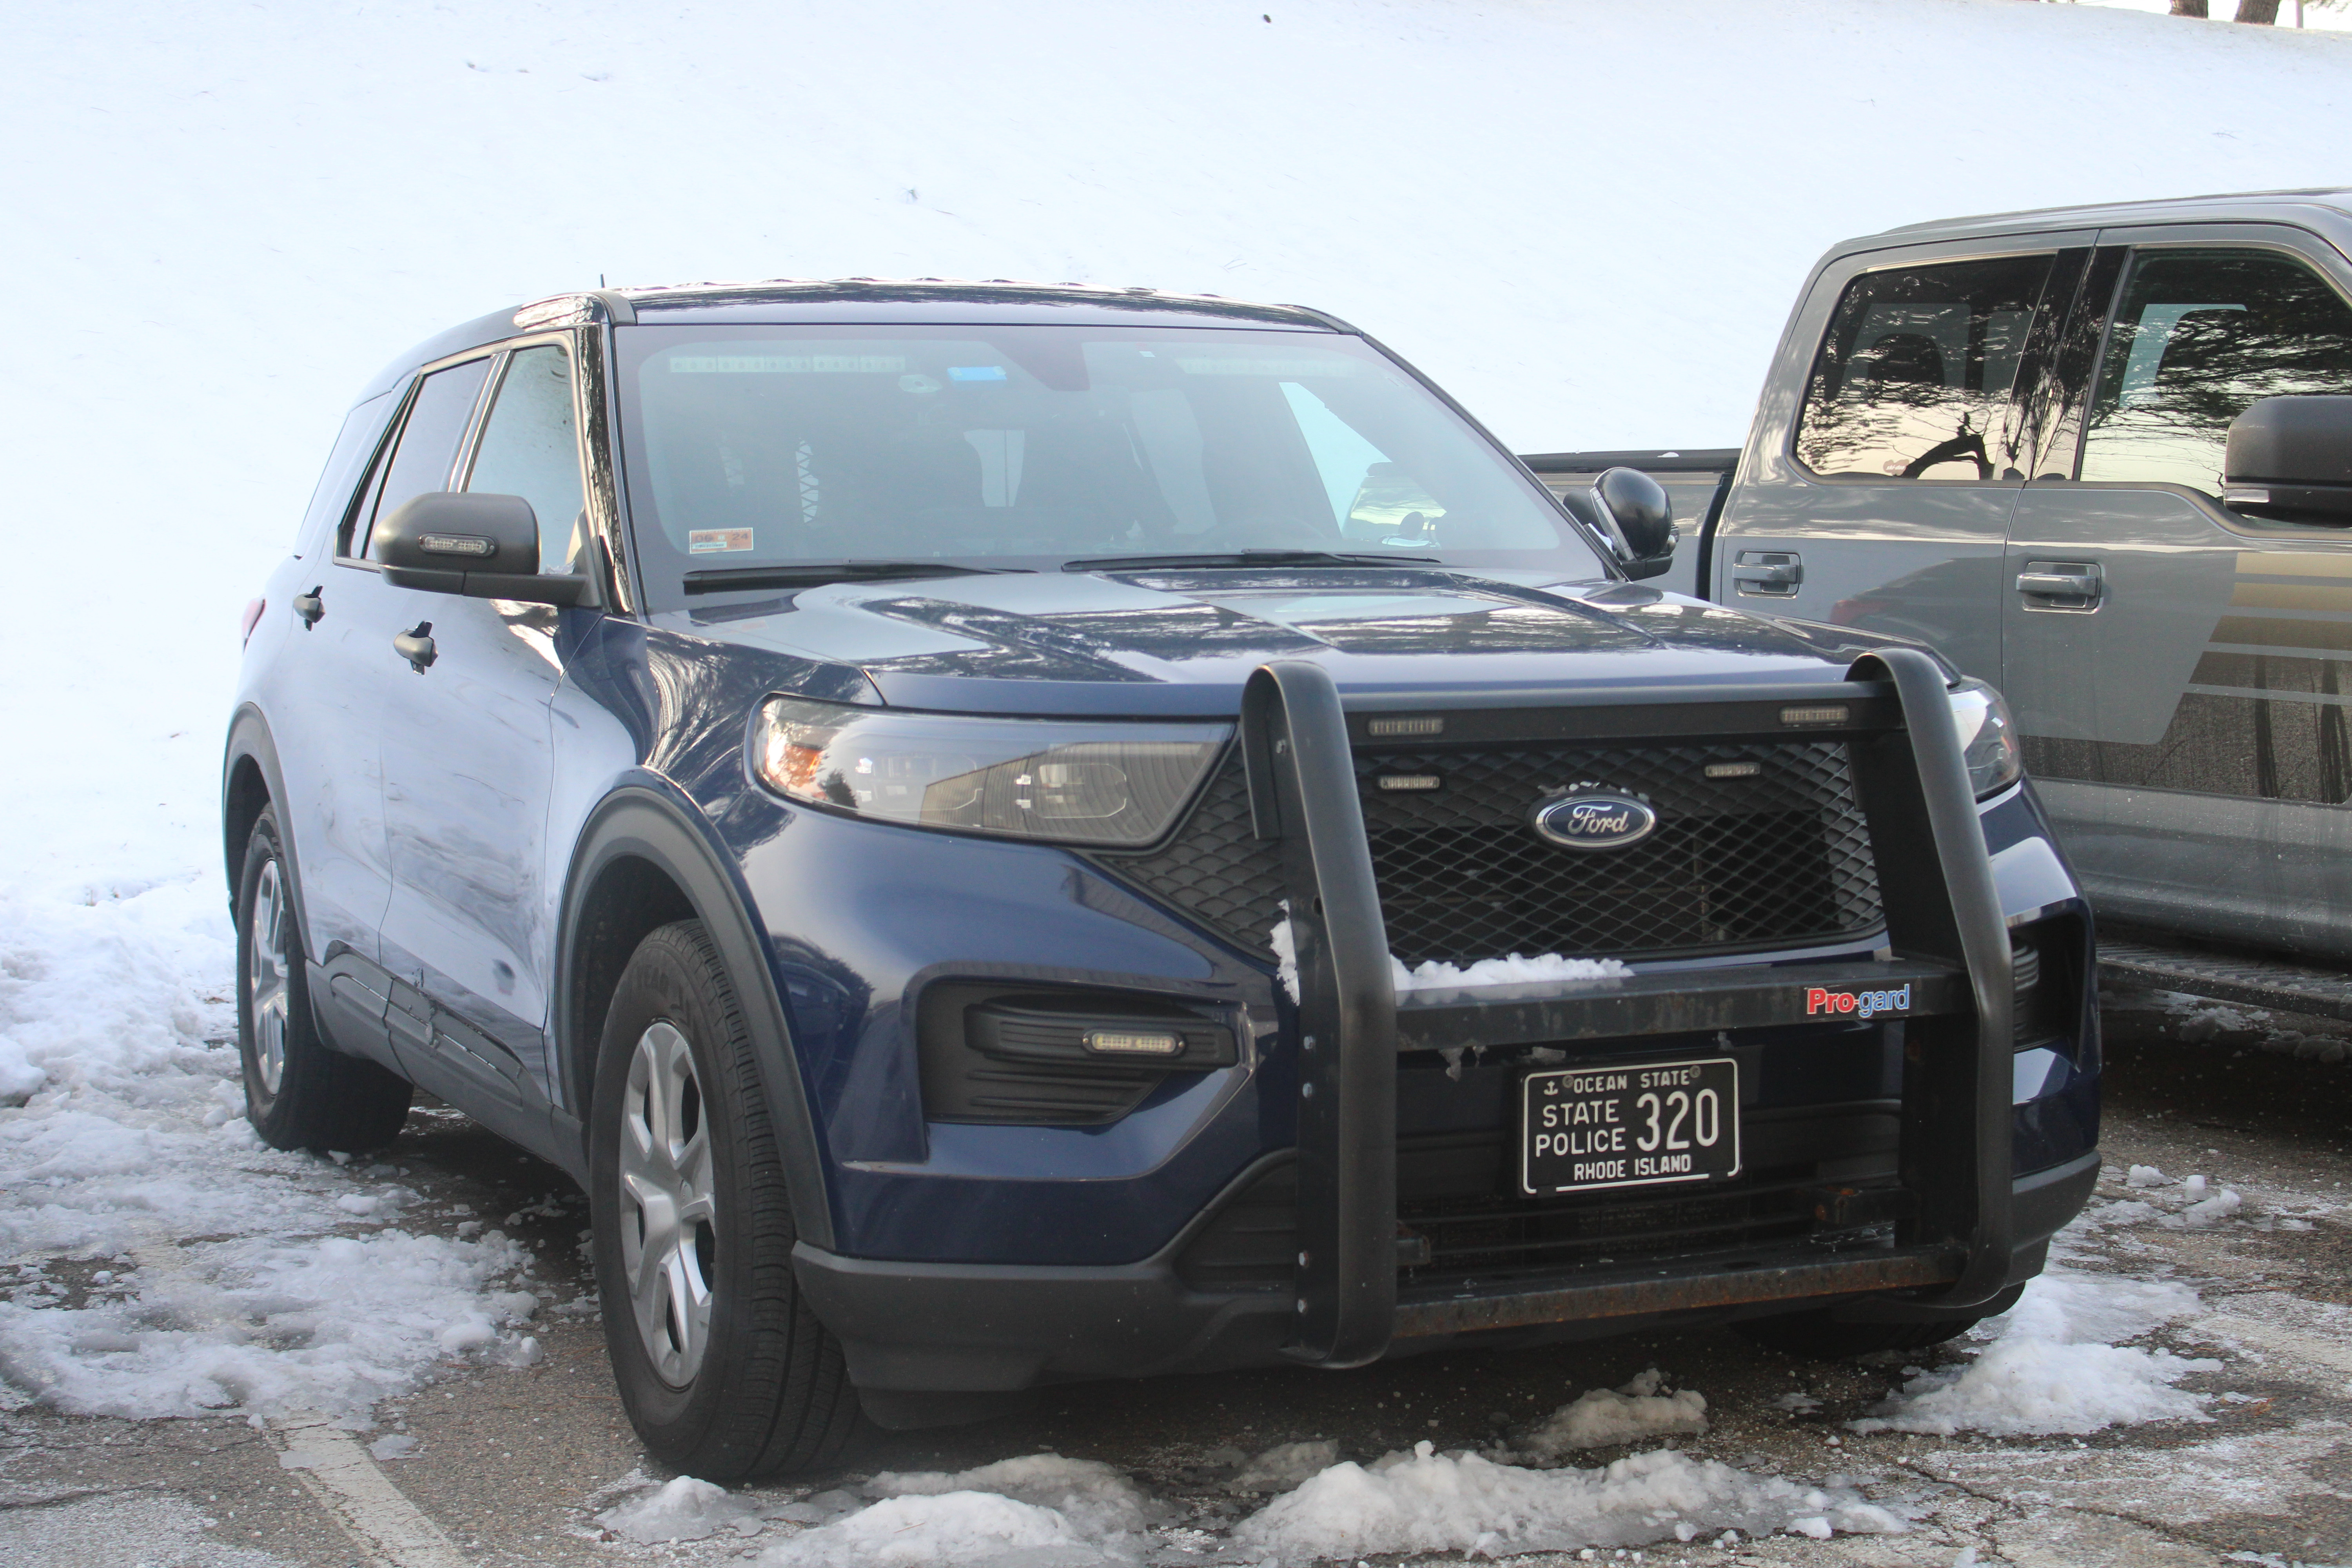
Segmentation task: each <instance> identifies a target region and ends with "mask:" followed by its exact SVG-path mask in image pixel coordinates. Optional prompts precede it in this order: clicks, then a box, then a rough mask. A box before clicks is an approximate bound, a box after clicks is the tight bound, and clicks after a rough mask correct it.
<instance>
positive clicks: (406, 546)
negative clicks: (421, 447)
mask: <svg viewBox="0 0 2352 1568" xmlns="http://www.w3.org/2000/svg"><path fill="white" fill-rule="evenodd" d="M372 547H373V549H374V551H375V553H376V558H377V559H378V560H379V561H381V562H382V563H383V580H384V581H385V582H387V583H389V584H392V585H393V586H394V587H395V588H421V589H423V590H424V591H425V592H426V593H429V594H462V595H465V596H466V597H467V598H471V599H518V600H521V601H523V602H524V603H527V604H534V605H576V604H578V603H579V602H580V600H581V598H582V597H583V595H584V594H585V593H586V590H587V586H588V579H587V578H585V577H557V576H545V577H543V576H541V575H540V574H539V519H538V518H537V517H536V516H534V515H533V514H532V512H531V510H530V502H529V501H527V500H523V499H522V497H520V496H496V495H473V494H463V493H458V492H454V491H449V490H433V491H428V492H427V493H425V494H424V495H421V496H416V497H415V498H413V499H411V500H407V501H404V502H403V503H402V504H401V506H400V507H399V508H398V509H397V510H394V512H393V513H392V515H391V516H389V517H387V518H385V519H384V520H383V521H382V522H379V523H377V524H376V525H375V533H374V536H373V541H372Z"/></svg>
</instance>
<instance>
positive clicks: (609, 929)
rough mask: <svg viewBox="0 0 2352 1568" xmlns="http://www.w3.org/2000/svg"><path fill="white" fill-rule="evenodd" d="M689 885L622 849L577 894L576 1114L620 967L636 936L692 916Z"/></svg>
mask: <svg viewBox="0 0 2352 1568" xmlns="http://www.w3.org/2000/svg"><path fill="white" fill-rule="evenodd" d="M694 915H695V909H694V904H693V902H692V900H689V899H688V898H687V896H686V893H685V890H684V889H681V888H679V887H678V885H677V883H676V882H674V881H672V880H671V879H669V876H668V874H667V873H666V872H665V871H663V870H662V869H661V868H660V867H658V866H656V865H655V864H654V863H653V862H652V861H650V860H646V859H641V858H637V857H635V856H630V855H625V856H621V857H619V858H615V859H614V860H613V861H611V862H610V863H608V864H606V865H605V866H604V867H603V868H600V869H599V870H598V871H597V873H596V879H595V880H594V881H593V882H592V883H591V884H589V887H588V890H587V892H586V893H585V894H584V895H583V897H582V899H581V900H580V909H579V923H578V925H577V926H576V927H575V928H574V929H573V934H572V965H571V980H570V984H568V985H567V986H566V988H565V989H566V991H567V993H568V994H567V996H566V1001H567V1002H568V1003H569V1005H568V1006H567V1007H566V1009H565V1017H566V1020H567V1023H568V1028H567V1030H566V1033H567V1035H568V1036H569V1037H568V1038H567V1039H566V1040H565V1041H564V1042H563V1049H564V1054H565V1056H566V1057H567V1058H569V1064H568V1065H569V1066H570V1068H571V1069H572V1081H571V1089H572V1097H573V1100H574V1103H575V1105H576V1106H577V1112H576V1113H577V1114H578V1115H579V1117H580V1118H581V1120H582V1121H585V1120H587V1116H588V1100H589V1097H590V1096H591V1095H592V1094H593V1092H594V1089H595V1085H596V1047H597V1046H598V1044H599V1042H601V1041H602V1040H603V1038H604V1012H605V1009H606V1008H608V1007H610V1006H611V1005H613V992H614V989H615V988H616V987H617V986H618V985H619V984H620V983H621V971H622V970H624V969H625V968H627V967H628V963H629V957H630V955H631V954H632V953H634V952H636V951H637V944H638V943H639V942H643V941H645V939H646V936H647V935H648V934H649V933H651V932H653V931H656V930H658V929H659V928H661V927H663V926H666V925H668V924H670V923H671V922H672V921H687V920H692V919H693V918H694Z"/></svg>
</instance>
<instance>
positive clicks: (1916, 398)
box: [1797, 256, 2054, 479]
mask: <svg viewBox="0 0 2352 1568" xmlns="http://www.w3.org/2000/svg"><path fill="white" fill-rule="evenodd" d="M2053 259H2054V258H2052V257H2049V256H2009V257H2001V258H1995V259H1990V260H1984V261H1958V262H1951V263H1948V264H1946V265H1941V266H1935V267H1899V268H1889V269H1887V270H1886V271H1884V272H1866V273H1864V274H1863V275H1862V276H1861V277H1859V278H1857V279H1854V280H1853V282H1851V283H1849V284H1847V285H1846V288H1845V292H1844V294H1843V295H1842V296H1841V297H1840V298H1839V300H1838V306H1837V310H1836V312H1835V314H1834V315H1832V317H1831V319H1830V328H1829V332H1828V335H1827V336H1825V337H1824V338H1823V339H1822V346H1821V352H1820V353H1819V354H1818V355H1816V356H1815V358H1814V361H1813V372H1812V375H1811V378H1810V379H1809V380H1808V381H1807V383H1806V386H1805V406H1804V412H1803V415H1802V416H1801V419H1800V420H1799V423H1798V426H1797V457H1798V459H1799V460H1800V461H1801V462H1802V463H1803V464H1804V465H1805V467H1807V468H1811V470H1812V471H1813V472H1815V473H1817V474H1866V475H1868V476H1870V477H1871V478H1873V479H1995V478H2000V477H2002V476H2005V475H2009V474H2011V470H2013V469H2016V468H2021V467H2022V466H2023V465H2022V463H2021V459H2020V454H2021V450H2022V439H2021V437H2022V432H2021V430H2020V428H2019V426H2020V423H2021V422H2020V421H2019V420H2018V419H2016V418H2015V417H2014V415H2013V398H2012V394H2013V393H2014V392H2015V391H2016V387H2017V375H2018V367H2019V365H2020V363H2021V362H2022V361H2023V359H2024V357H2025V342H2026V335H2027V333H2028V332H2029V331H2032V326H2033V317H2034V312H2035V311H2036V310H2038V309H2041V308H2042V286H2043V285H2044V284H2045V283H2046V282H2047V281H2048V280H2049V278H2050V269H2051V264H2052V262H2053Z"/></svg>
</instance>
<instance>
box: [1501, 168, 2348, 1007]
mask: <svg viewBox="0 0 2352 1568" xmlns="http://www.w3.org/2000/svg"><path fill="white" fill-rule="evenodd" d="M1528 464H1529V466H1530V467H1531V468H1535V469H1536V470H1537V471H1538V473H1539V474H1541V475H1542V476H1543V478H1544V479H1545V480H1546V481H1547V482H1548V483H1549V484H1550V485H1551V486H1552V488H1553V489H1555V490H1556V491H1558V492H1559V493H1561V494H1562V496H1563V499H1567V500H1576V499H1577V497H1576V492H1577V491H1578V490H1580V489H1583V488H1585V487H1587V486H1589V485H1590V484H1591V482H1592V481H1593V480H1594V479H1595V477H1596V476H1597V475H1598V474H1599V473H1601V471H1603V470H1605V469H1606V468H1611V467H1612V466H1626V467H1633V468H1642V469H1644V470H1647V471H1648V472H1650V473H1651V474H1652V475H1653V476H1654V478H1656V479H1658V480H1659V481H1660V482H1661V483H1662V484H1663V485H1664V487H1665V488H1666V489H1667V491H1668V493H1669V495H1670V496H1672V498H1673V500H1674V504H1675V515H1676V518H1677V520H1678V521H1677V532H1678V534H1679V544H1680V547H1679V548H1678V549H1677V550H1676V551H1675V553H1674V556H1673V559H1672V562H1671V563H1670V564H1663V563H1661V564H1659V566H1658V568H1657V570H1658V585H1660V586H1664V587H1669V588H1673V589H1675V590H1678V591H1680V592H1684V593H1688V594H1694V595H1697V596H1700V597H1702V598H1712V599H1716V600H1718V601H1720V602H1722V603H1725V604H1727V605H1738V606H1740V607H1741V608H1745V609H1751V610H1753V609H1764V610H1769V611H1771V612H1773V613H1777V614H1780V615H1784V616H1790V617H1792V618H1797V619H1802V620H1809V621H1820V622H1828V623H1832V624H1835V625H1839V626H1851V627H1854V628H1858V629H1866V630H1870V631H1876V632H1891V633H1895V634H1899V635H1902V636H1905V637H1916V638H1918V639H1920V640H1921V641H1924V642H1927V643H1928V644H1930V645H1932V646H1934V647H1937V649H1939V650H1941V651H1942V652H1943V653H1944V655H1945V656H1946V657H1948V658H1949V659H1950V660H1951V661H1952V662H1953V663H1955V664H1956V665H1958V667H1959V668H1961V669H1962V670H1963V671H1965V672H1967V673H1968V674H1970V675H1973V676H1978V677H1980V678H1982V679H1986V680H1989V681H1991V682H1993V683H1994V684H1996V685H1997V686H1999V687H2000V688H2001V689H2002V690H2004V691H2005V692H2006V693H2007V694H2008V697H2009V700H2010V703H2011V707H2012V708H2013V710H2015V714H2016V720H2017V722H2018V725H2019V727H2020V729H2021V733H2022V737H2023V740H2024V746H2025V755H2026V760H2027V765H2028V767H2029V769H2030V770H2031V772H2032V773H2033V774H2034V776H2035V777H2036V779H2037V781H2038V782H2039V785H2040V789H2041V792H2042V798H2043V800H2044V802H2045V803H2046V804H2047V806H2048V808H2049V812H2050V815H2051V816H2052V818H2053V820H2054V822H2055V823H2056V825H2057V826H2058V828H2059V830H2060V833H2061V836H2062V837H2063V841H2064V842H2065V844H2066V846H2067V847H2068V850H2069V851H2070V853H2071V855H2072V857H2073V858H2074V862H2075V864H2076V867H2077V868H2078V870H2079V872H2080V874H2081V876H2082V879H2083V882H2084V885H2085V887H2086V888H2087V889H2088V891H2089V892H2090V894H2091V897H2092V899H2093V900H2094V902H2095V906H2096V907H2097V909H2098V910H2099V911H2100V912H2101V914H2102V916H2103V917H2104V920H2103V933H2104V934H2107V935H2109V936H2111V937H2112V938H2115V939H2117V940H2113V941H2110V942H2108V943H2107V944H2106V947H2105V958H2106V962H2107V963H2108V964H2109V966H2110V967H2111V968H2120V969H2122V970H2124V971H2125V972H2126V974H2127V976H2128V977H2130V978H2135V979H2137V980H2140V981H2143V982H2152V983H2157V984H2168V985H2171V986H2173V987H2175V988H2177V989H2181V990H2187V991H2193V992H2197V993H2200V994H2206V995H2221V996H2225V997H2231V998H2234V999H2238V1000H2243V1001H2251V1002H2255V1003H2259V1004H2263V1005H2276V1006H2294V1007H2298V1008H2300V1009H2301V1010H2303V1011H2305V1012H2326V1013H2332V1014H2334V1015H2335V1016H2344V1017H2352V982H2347V977H2346V976H2345V974H2344V973H2342V972H2343V971H2344V970H2346V969H2347V968H2352V813H2347V810H2346V809H2345V807H2346V805H2347V801H2348V800H2352V735H2347V704H2352V190H2320V191H2285V192H2273V193H2267V194H2263V195H2239V196H2214V197H2202V198H2197V199H2193V200H2184V201H2165V202H2146V203H2137V204H2132V205H2108V206H2086V207H2070V208H2056V209H2051V210H2047V211H2039V212H2020V213H2004V214H1998V215H1994V216H1983V217H1968V218H1956V219H1952V220H1949V221H1946V222H1939V223H1928V224H1917V225H1913V226H1907V227H1904V228H1897V229H1892V230H1889V231H1888V232H1886V233H1885V234H1879V235H1874V236H1870V237H1865V238H1861V239H1853V240H1849V241H1846V242H1845V243H1843V244H1841V245H1838V246H1835V247H1832V248H1831V250H1830V251H1829V253H1828V254H1827V255H1825V256H1823V257H1822V259H1821V261H1820V262H1819V263H1818V264H1817V265H1816V266H1815V267H1814V268H1813V270H1812V273H1811V277H1810V278H1808V279H1806V282H1805V286H1804V289H1803V291H1802V292H1801V293H1800V294H1799V296H1798V298H1797V303H1796V309H1795V310H1794V311H1793V313H1792V314H1791V315H1790V319H1789V323H1788V326H1787V329H1786V330H1785V331H1784V332H1783V334H1782V336H1781V339H1780V349H1779V351H1778V353H1776V354H1775V356H1774V358H1773V361H1772V365H1771V370H1770V373H1769V377H1768V379H1767V380H1766V382H1765V385H1764V390H1763V394H1762V396H1761V398H1760V400H1759V403H1758V406H1757V412H1756V418H1755V423H1754V426H1753V427H1752V428H1751V429H1750V431H1749V433H1748V444H1747V446H1746V447H1745V448H1743V449H1740V450H1737V451H1733V450H1722V451H1701V450H1695V449H1693V450H1684V451H1676V452H1591V453H1555V454H1549V455H1543V456H1536V457H1531V458H1528Z"/></svg>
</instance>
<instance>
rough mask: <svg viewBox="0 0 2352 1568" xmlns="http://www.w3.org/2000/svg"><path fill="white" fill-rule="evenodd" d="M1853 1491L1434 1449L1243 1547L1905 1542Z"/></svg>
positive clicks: (1337, 1489) (1286, 1507)
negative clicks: (1740, 1538)
mask: <svg viewBox="0 0 2352 1568" xmlns="http://www.w3.org/2000/svg"><path fill="white" fill-rule="evenodd" d="M1903 1528H1905V1526H1904V1521H1902V1520H1901V1519H1900V1518H1899V1517H1897V1516H1896V1515H1895V1514H1893V1513H1891V1512H1889V1511H1888V1510H1885V1509H1883V1508H1880V1507H1878V1506H1877V1505H1876V1504H1874V1503H1872V1502H1869V1501H1867V1500H1864V1498H1863V1496H1862V1494H1861V1493H1859V1492H1857V1491H1854V1490H1853V1489H1851V1488H1847V1487H1834V1488H1818V1487H1808V1486H1805V1485H1803V1484H1802V1483H1801V1482H1797V1481H1790V1480H1784V1479H1780V1478H1779V1477H1777V1476H1756V1475H1750V1474H1748V1472H1746V1471H1743V1470H1736V1469H1733V1468H1730V1467H1729V1466H1727V1465H1722V1464H1718V1463H1716V1462H1715V1461H1713V1460H1700V1459H1693V1458H1690V1457H1689V1456H1687V1455H1685V1454H1681V1453H1677V1452H1675V1450H1673V1449H1671V1448H1661V1449H1657V1450H1655V1451H1654V1452H1651V1453H1647V1454H1636V1455H1634V1456H1633V1457H1632V1458H1624V1459H1620V1460H1618V1461H1617V1462H1616V1463H1614V1464H1612V1465H1610V1466H1607V1467H1606V1468H1601V1469H1590V1470H1587V1469H1558V1470H1538V1469H1525V1468H1520V1467H1518V1466H1516V1465H1504V1464H1496V1463H1495V1462H1493V1461H1491V1460H1488V1459H1484V1458H1479V1457H1478V1456H1477V1455H1475V1454H1440V1453H1438V1452H1436V1451H1435V1449H1434V1448H1433V1447H1432V1446H1431V1445H1430V1444H1428V1443H1419V1444H1416V1445H1414V1447H1413V1450H1412V1452H1411V1453H1410V1454H1402V1453H1400V1454H1390V1455H1388V1456H1387V1457H1385V1458H1381V1459H1380V1460H1378V1461H1376V1462H1375V1463H1373V1464H1370V1465H1357V1464H1340V1465H1334V1466H1332V1467H1331V1468H1329V1469H1328V1470H1325V1471H1324V1472H1323V1473H1322V1474H1321V1475H1319V1476H1317V1477H1316V1478H1315V1479H1312V1480H1310V1481H1307V1483H1306V1484H1305V1485H1303V1486H1301V1487H1300V1488H1299V1489H1297V1490H1296V1491H1294V1492H1291V1493H1289V1494H1287V1495H1286V1496H1284V1497H1280V1498H1276V1500H1274V1501H1273V1502H1271V1503H1269V1504H1267V1505H1266V1507H1265V1509H1264V1510H1262V1511H1261V1512H1259V1513H1257V1514H1255V1515H1254V1516H1252V1517H1251V1518H1249V1519H1245V1520H1244V1521H1242V1522H1241V1524H1240V1525H1238V1526H1237V1527H1235V1529H1234V1542H1235V1543H1236V1544H1237V1545H1240V1546H1242V1547H1243V1548H1244V1549H1245V1550H1249V1551H1258V1552H1273V1553H1276V1554H1277V1555H1279V1556H1280V1557H1281V1558H1282V1559H1284V1560H1285V1561H1291V1560H1297V1559H1307V1558H1317V1557H1345V1556H1353V1555H1357V1554H1360V1553H1368V1552H1474V1553H1476V1554H1479V1555H1483V1556H1496V1555H1500V1554H1502V1553H1504V1552H1545V1551H1561V1550H1567V1549H1573V1548H1578V1547H1584V1546H1637V1545H1642V1544H1644V1543H1647V1542H1654V1541H1664V1540H1668V1539H1672V1540H1676V1541H1691V1540H1695V1539H1696V1538H1697V1537H1698V1536H1700V1535H1701V1534H1709V1533H1713V1532H1715V1531H1721V1530H1725V1529H1734V1530H1740V1531H1747V1532H1748V1533H1749V1534H1753V1535H1766V1534H1771V1533H1774V1532H1776V1531H1794V1532H1796V1533H1798V1534H1802V1535H1813V1536H1822V1537H1826V1536H1827V1535H1829V1534H1830V1533H1831V1532H1832V1531H1836V1530H1843V1531H1855V1532H1863V1533H1868V1532H1881V1531H1899V1530H1902V1529H1903Z"/></svg>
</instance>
